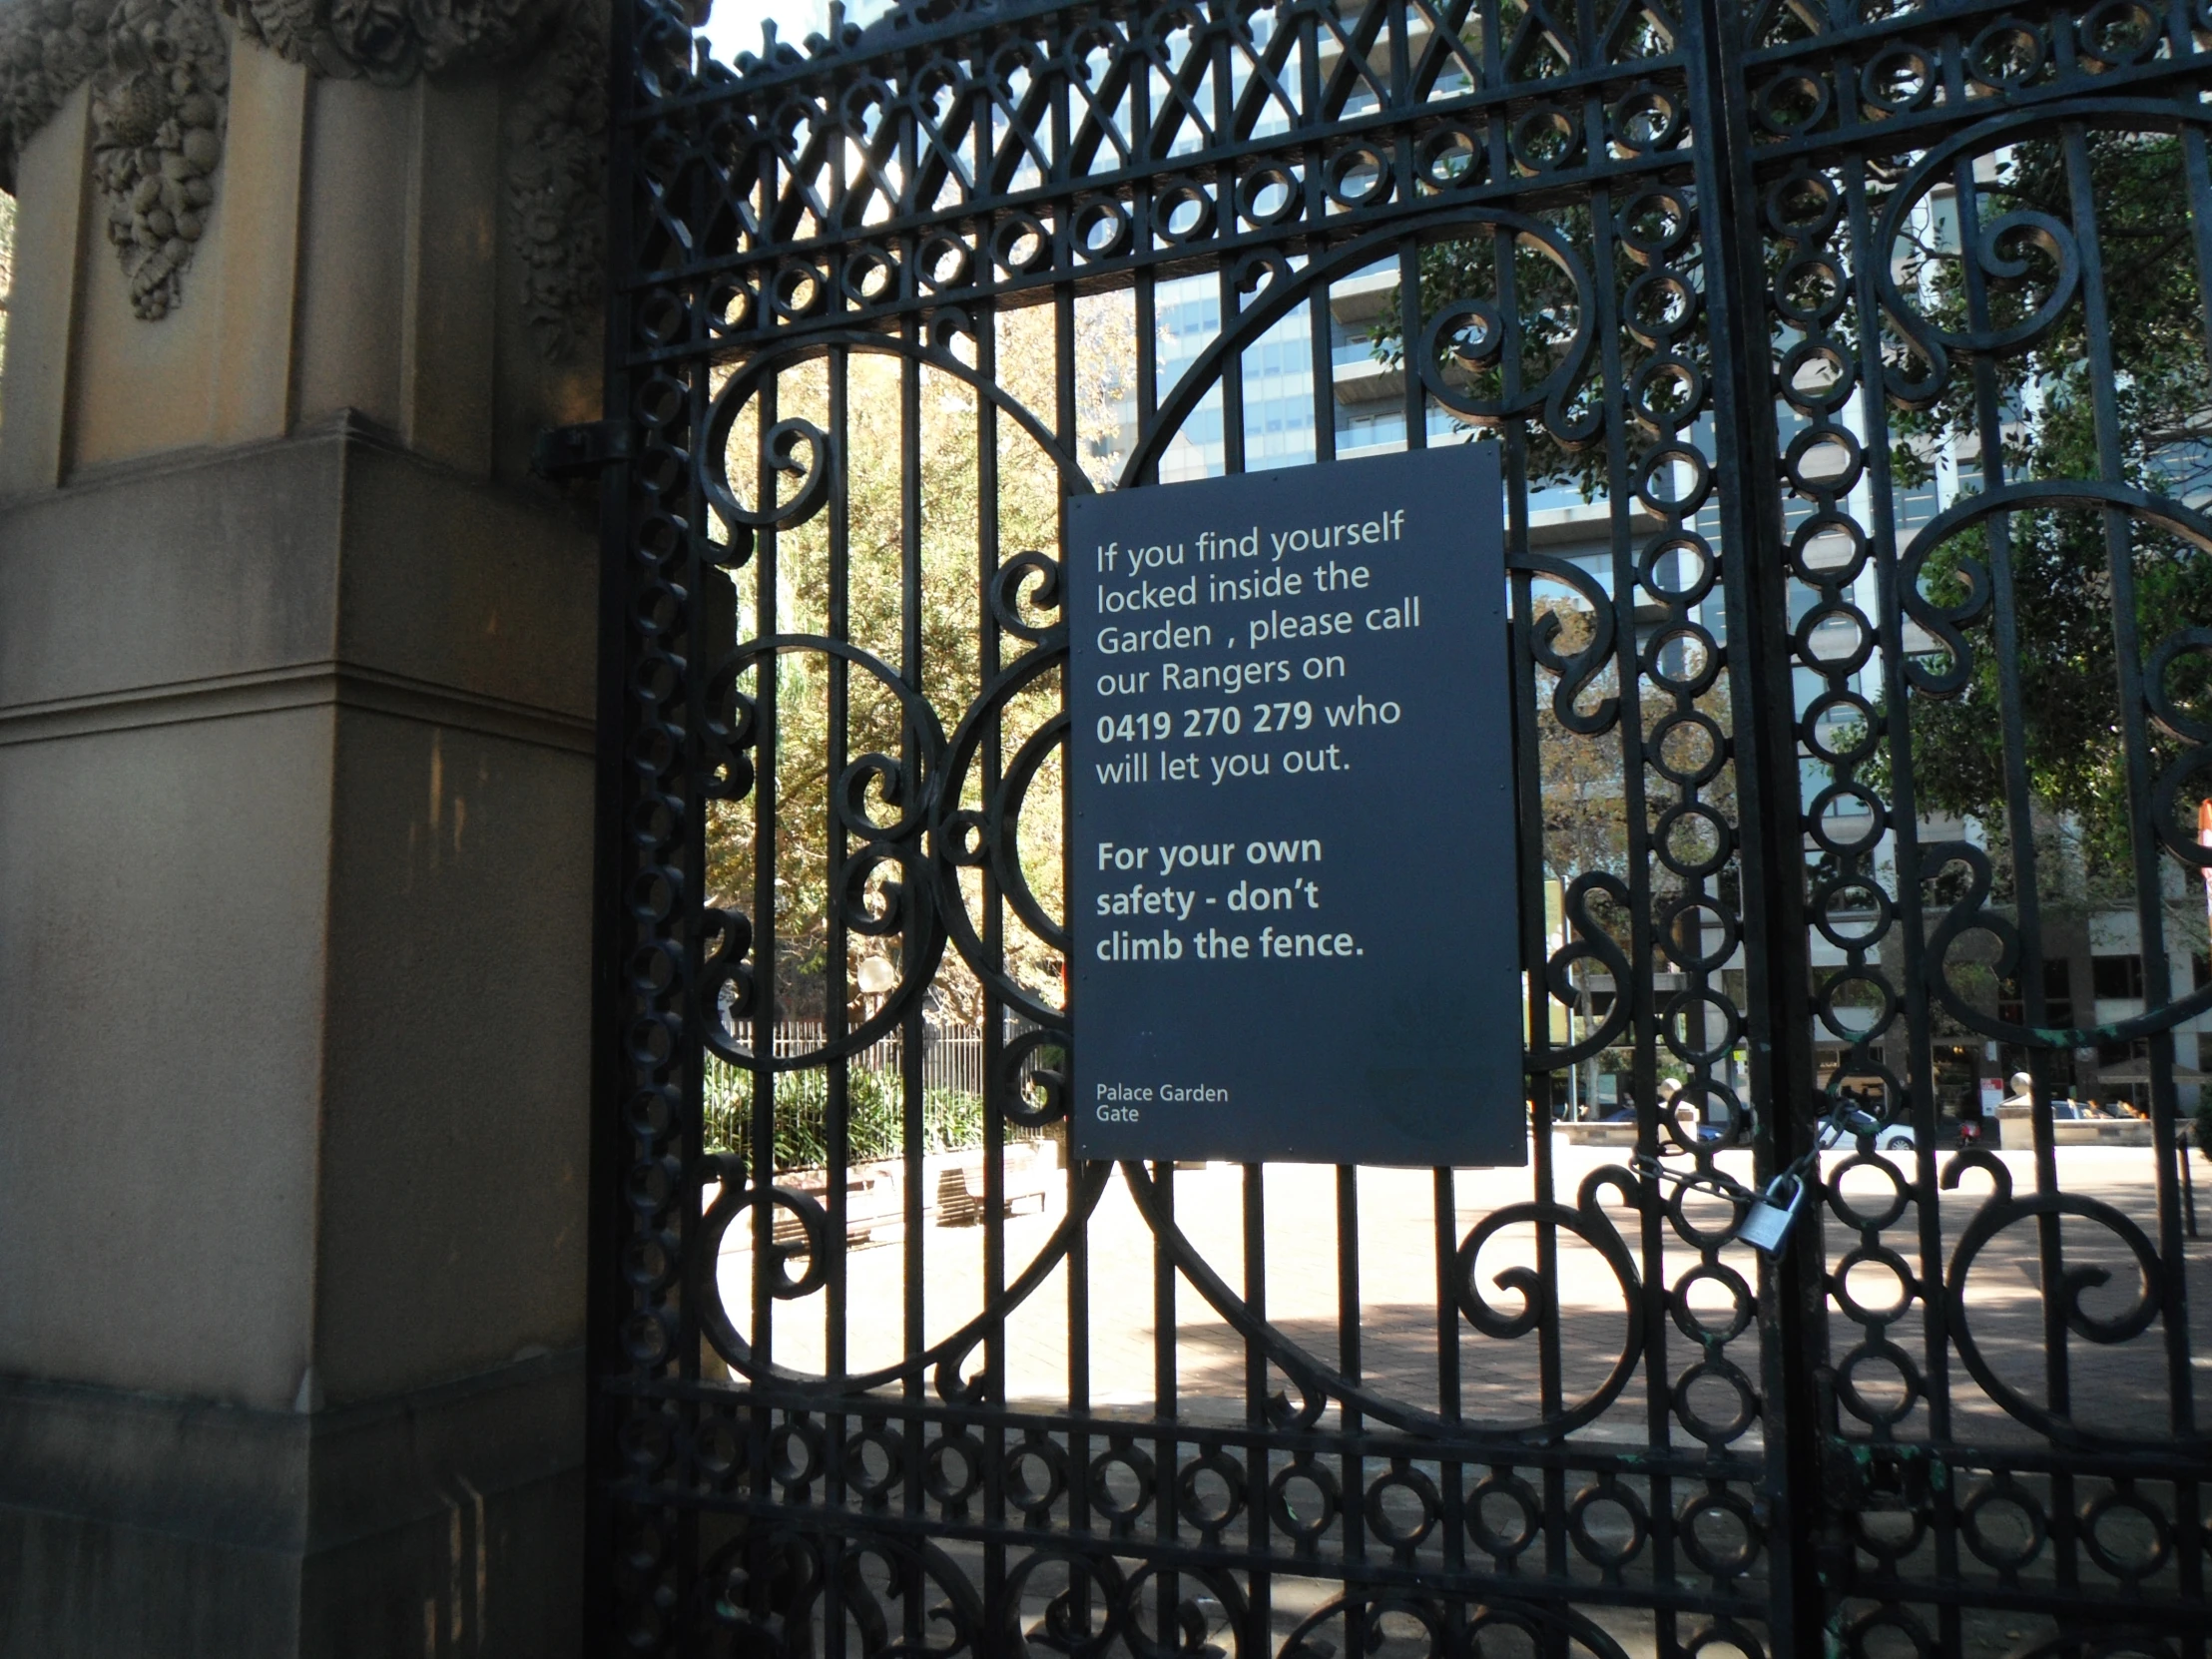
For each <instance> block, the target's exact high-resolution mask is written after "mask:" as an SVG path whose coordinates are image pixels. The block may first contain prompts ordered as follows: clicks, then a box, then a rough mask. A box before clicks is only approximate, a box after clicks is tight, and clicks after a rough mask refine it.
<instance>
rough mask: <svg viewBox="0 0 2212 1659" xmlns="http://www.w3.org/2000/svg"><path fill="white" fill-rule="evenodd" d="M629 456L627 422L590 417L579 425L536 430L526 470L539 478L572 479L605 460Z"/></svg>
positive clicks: (618, 459) (594, 470) (626, 458)
mask: <svg viewBox="0 0 2212 1659" xmlns="http://www.w3.org/2000/svg"><path fill="white" fill-rule="evenodd" d="M629 458H630V427H629V424H628V423H627V422H625V421H618V420H590V421H586V422H584V423H583V424H582V425H580V426H554V427H550V428H548V429H547V430H545V431H543V432H540V433H539V434H538V441H537V442H536V444H534V445H533V446H532V447H531V450H530V470H531V471H532V472H534V473H536V474H537V475H538V476H539V477H540V478H546V479H559V478H575V477H578V476H580V475H582V474H584V473H587V472H596V471H597V470H598V469H599V468H601V467H603V466H605V465H606V464H607V463H608V462H609V461H623V460H628V459H629Z"/></svg>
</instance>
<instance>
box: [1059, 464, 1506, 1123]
mask: <svg viewBox="0 0 2212 1659" xmlns="http://www.w3.org/2000/svg"><path fill="white" fill-rule="evenodd" d="M1503 544H1504V508H1503V497H1502V491H1501V490H1500V487H1499V482H1498V465H1497V451H1496V447H1495V445H1493V444H1488V443H1481V444H1452V445H1449V446H1447V447H1444V448H1439V449H1430V450H1421V451H1415V452H1412V453H1408V454H1402V455H1390V456H1384V457H1381V458H1377V459H1372V460H1362V461H1340V462H1334V463H1330V464H1328V465H1322V466H1309V467H1301V468H1296V469H1291V470H1286V471H1279V472H1259V473H1249V474H1246V475H1244V476H1241V477H1235V478H1213V479H1206V480H1202V481H1200V482H1196V483H1189V484H1171V485H1165V486H1160V487H1154V488H1146V489H1133V490H1122V491H1119V492H1116V493H1114V494H1110V495H1101V496H1091V497H1084V498H1081V499H1078V500H1077V501H1075V502H1073V503H1072V504H1071V506H1070V509H1069V515H1068V551H1067V575H1068V578H1069V580H1068V607H1069V610H1068V621H1069V627H1070V630H1071V633H1070V653H1069V656H1070V663H1069V675H1070V679H1069V690H1068V705H1069V714H1070V717H1071V719H1072V722H1073V728H1072V733H1071V737H1070V742H1069V759H1070V762H1071V764H1072V766H1073V768H1074V776H1073V796H1074V813H1075V819H1074V824H1073V826H1072V829H1071V832H1070V837H1069V838H1070V843H1071V844H1070V849H1069V852H1070V861H1071V863H1072V866H1073V887H1072V891H1071V894H1070V919H1071V925H1072V931H1073V938H1074V979H1075V1008H1076V1011H1077V1013H1078V1015H1079V1023H1078V1027H1077V1030H1078V1035H1077V1042H1076V1052H1075V1078H1074V1086H1073V1090H1072V1101H1071V1107H1070V1119H1071V1126H1072V1133H1073V1146H1074V1150H1075V1152H1076V1153H1077V1154H1078V1155H1079V1156H1082V1157H1086V1158H1162V1159H1165V1158H1231V1159H1239V1160H1246V1161H1254V1162H1257V1161H1263V1160H1267V1159H1291V1160H1297V1161H1302V1162H1315V1163H1346V1164H1351V1163H1364V1164H1431V1165H1432V1164H1458V1165H1468V1164H1518V1163H1522V1162H1524V1161H1525V1158H1526V1151H1525V1148H1526V1144H1527V1143H1526V1127H1527V1119H1528V1111H1527V1107H1526V1105H1525V1104H1524V1093H1523V1088H1522V1082H1521V1027H1520V1021H1521V1001H1520V965H1519V950H1518V941H1517V933H1516V928H1515V914H1516V907H1515V881H1514V835H1513V790H1512V778H1513V773H1512V760H1511V756H1512V728H1511V721H1510V717H1509V713H1508V705H1507V669H1506V662H1507V653H1506V625H1505V569H1504V552H1503Z"/></svg>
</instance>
